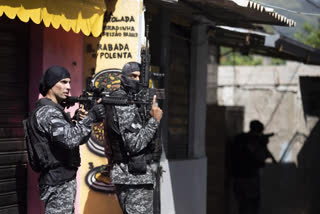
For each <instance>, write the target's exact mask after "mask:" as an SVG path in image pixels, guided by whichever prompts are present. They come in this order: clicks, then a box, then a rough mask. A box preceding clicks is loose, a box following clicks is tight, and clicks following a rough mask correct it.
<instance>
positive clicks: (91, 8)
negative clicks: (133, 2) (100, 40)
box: [0, 0, 106, 37]
mask: <svg viewBox="0 0 320 214" xmlns="http://www.w3.org/2000/svg"><path fill="white" fill-rule="evenodd" d="M105 11H106V5H105V1H104V0H0V16H2V15H3V14H6V16H7V17H8V18H10V19H14V18H15V17H16V16H18V17H19V19H20V20H21V21H23V22H28V21H29V19H31V20H32V21H33V22H34V23H36V24H39V23H40V22H41V21H43V23H44V25H45V26H46V27H49V26H50V25H52V26H53V27H54V28H55V29H58V28H59V27H60V26H62V28H63V29H64V30H66V31H70V29H72V30H73V31H74V32H75V33H79V32H80V30H81V31H82V32H83V34H85V35H87V36H88V35H90V33H92V35H93V36H95V37H97V36H99V35H100V33H101V31H102V25H103V16H104V12H105Z"/></svg>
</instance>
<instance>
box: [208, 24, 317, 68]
mask: <svg viewBox="0 0 320 214" xmlns="http://www.w3.org/2000/svg"><path fill="white" fill-rule="evenodd" d="M209 36H210V38H211V39H212V40H213V41H214V43H215V44H219V45H222V46H227V47H232V48H235V49H237V50H239V51H240V52H243V53H246V54H260V55H264V56H271V57H277V58H282V59H287V60H293V61H298V62H303V63H305V64H311V65H320V50H319V49H316V48H312V47H310V46H307V45H305V44H303V43H301V42H299V41H296V40H294V39H291V38H288V37H285V36H283V35H280V34H272V35H271V34H267V33H261V32H256V31H252V30H247V29H239V28H232V27H228V26H216V27H213V28H212V29H211V31H210V33H209Z"/></svg>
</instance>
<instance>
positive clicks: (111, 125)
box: [107, 62, 162, 214]
mask: <svg viewBox="0 0 320 214" xmlns="http://www.w3.org/2000/svg"><path fill="white" fill-rule="evenodd" d="M140 67H141V66H140V64H138V63H136V62H129V63H127V64H125V65H124V67H123V69H122V75H121V86H120V89H119V90H118V91H115V92H113V93H112V96H121V97H123V96H133V95H134V94H137V93H138V92H139V91H140V87H139V78H140ZM107 112H108V113H107V115H108V116H107V120H108V126H107V127H108V128H107V138H108V142H109V143H110V146H111V151H112V154H111V165H112V169H111V181H112V183H114V184H115V185H116V187H117V195H118V199H119V202H120V206H121V208H122V211H123V213H125V214H152V213H153V189H154V184H155V171H154V170H153V168H152V164H153V163H156V162H159V160H160V156H161V151H162V150H161V148H162V145H161V142H160V140H159V139H158V138H157V129H158V126H159V124H160V120H161V118H162V110H161V109H160V108H159V107H158V106H157V105H156V97H154V99H153V104H152V107H151V110H150V111H148V112H146V113H147V114H145V111H144V109H143V106H140V105H136V104H132V105H129V106H113V107H112V109H111V110H109V111H107ZM109 114H111V115H109ZM107 156H108V155H107Z"/></svg>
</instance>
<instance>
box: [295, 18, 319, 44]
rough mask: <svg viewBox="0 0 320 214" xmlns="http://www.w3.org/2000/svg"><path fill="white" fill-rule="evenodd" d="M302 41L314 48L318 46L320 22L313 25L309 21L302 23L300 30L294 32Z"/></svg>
mask: <svg viewBox="0 0 320 214" xmlns="http://www.w3.org/2000/svg"><path fill="white" fill-rule="evenodd" d="M294 37H295V38H296V39H298V40H299V41H301V42H302V43H304V44H306V45H309V46H311V47H314V48H320V24H318V27H314V26H313V25H311V24H310V23H309V22H306V23H304V25H303V27H302V30H301V31H299V32H298V33H295V34H294Z"/></svg>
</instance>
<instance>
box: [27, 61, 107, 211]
mask: <svg viewBox="0 0 320 214" xmlns="http://www.w3.org/2000/svg"><path fill="white" fill-rule="evenodd" d="M70 81H71V79H70V74H69V72H68V71H67V70H66V69H65V68H63V67H60V66H52V67H50V68H49V69H48V70H46V72H45V73H44V74H43V76H42V78H41V80H40V86H39V91H40V93H41V94H42V95H43V96H44V98H41V99H39V100H38V101H37V103H36V109H35V110H34V111H33V113H32V114H31V116H30V117H29V118H28V119H27V120H25V121H24V127H25V134H26V141H27V150H28V157H29V164H30V166H31V168H32V169H33V170H34V171H36V172H40V177H39V180H38V181H39V191H40V199H41V200H43V201H44V203H45V210H46V211H45V212H46V214H71V213H74V201H75V196H76V174H77V170H78V167H79V166H80V153H79V145H81V144H83V143H86V141H87V140H88V138H89V136H90V133H91V124H92V123H93V122H96V121H99V120H102V119H103V117H104V115H105V109H104V106H103V105H102V104H97V105H95V106H94V107H93V108H92V109H91V110H89V111H88V112H84V113H83V114H82V115H81V118H83V120H81V121H79V122H77V123H75V124H74V123H73V122H72V120H71V118H70V116H69V115H68V114H66V113H65V112H64V107H63V101H64V100H65V99H66V98H67V96H68V95H69V92H70V89H71V86H70ZM84 115H86V116H85V117H84Z"/></svg>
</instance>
